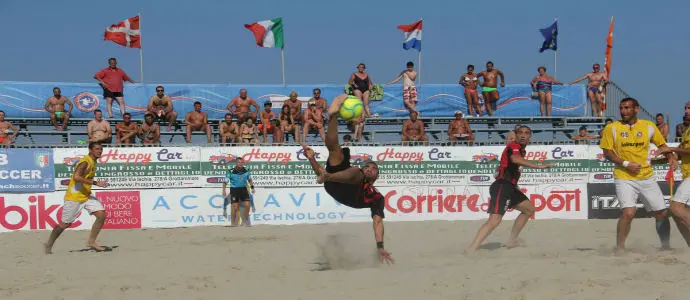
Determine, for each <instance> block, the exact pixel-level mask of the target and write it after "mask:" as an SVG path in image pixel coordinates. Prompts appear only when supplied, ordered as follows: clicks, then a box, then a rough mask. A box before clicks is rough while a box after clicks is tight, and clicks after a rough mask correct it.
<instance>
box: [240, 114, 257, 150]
mask: <svg viewBox="0 0 690 300" xmlns="http://www.w3.org/2000/svg"><path fill="white" fill-rule="evenodd" d="M258 136H259V128H258V127H257V126H256V125H255V124H254V119H252V117H248V118H247V120H246V121H244V124H242V127H240V139H241V141H242V143H243V144H256V143H257V141H258V140H259V139H258Z"/></svg>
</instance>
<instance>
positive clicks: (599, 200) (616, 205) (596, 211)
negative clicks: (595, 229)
mask: <svg viewBox="0 0 690 300" xmlns="http://www.w3.org/2000/svg"><path fill="white" fill-rule="evenodd" d="M659 187H660V188H661V192H662V193H663V194H664V199H665V200H666V205H667V206H668V204H669V201H670V198H671V195H670V193H669V185H668V184H667V183H665V182H664V183H659ZM587 191H588V199H589V202H590V206H589V213H588V218H589V219H617V218H619V217H620V214H621V207H620V201H619V199H618V196H617V195H616V185H615V184H614V183H591V184H588V185H587ZM635 206H636V208H637V211H636V213H635V217H636V218H647V217H652V214H651V213H649V212H647V211H646V209H645V208H644V204H643V203H642V200H641V199H640V198H639V197H638V200H637V203H636V204H635Z"/></svg>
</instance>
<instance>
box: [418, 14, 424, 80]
mask: <svg viewBox="0 0 690 300" xmlns="http://www.w3.org/2000/svg"><path fill="white" fill-rule="evenodd" d="M420 21H422V23H423V22H424V18H421V19H420ZM417 64H418V65H419V71H418V72H417V80H418V81H419V88H420V89H421V88H422V49H419V53H417Z"/></svg>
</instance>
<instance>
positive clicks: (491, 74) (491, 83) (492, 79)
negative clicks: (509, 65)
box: [477, 62, 506, 116]
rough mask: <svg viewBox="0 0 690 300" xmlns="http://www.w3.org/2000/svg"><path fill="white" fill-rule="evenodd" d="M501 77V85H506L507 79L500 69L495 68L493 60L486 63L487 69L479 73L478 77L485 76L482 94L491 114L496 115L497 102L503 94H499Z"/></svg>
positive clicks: (487, 110)
mask: <svg viewBox="0 0 690 300" xmlns="http://www.w3.org/2000/svg"><path fill="white" fill-rule="evenodd" d="M499 76H500V77H501V87H505V86H506V79H505V76H504V75H503V72H501V71H500V70H499V69H494V63H493V62H487V63H486V70H484V71H482V72H481V73H479V74H477V79H478V78H479V77H484V83H482V85H481V86H482V95H483V96H484V106H485V107H486V112H487V113H488V114H489V116H493V115H494V111H495V110H496V103H498V99H500V98H501V96H500V95H499V94H498V88H497V85H496V84H497V83H498V77H499Z"/></svg>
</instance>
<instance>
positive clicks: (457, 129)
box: [448, 110, 474, 145]
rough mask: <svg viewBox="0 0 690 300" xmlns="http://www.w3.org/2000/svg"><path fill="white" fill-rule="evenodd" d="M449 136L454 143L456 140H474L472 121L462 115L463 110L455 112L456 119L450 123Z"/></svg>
mask: <svg viewBox="0 0 690 300" xmlns="http://www.w3.org/2000/svg"><path fill="white" fill-rule="evenodd" d="M448 138H449V139H450V142H451V144H453V145H455V142H456V141H470V142H472V141H474V134H472V129H471V128H470V123H469V122H467V120H466V119H464V118H463V117H462V112H461V111H459V110H458V111H456V112H455V120H451V121H450V123H448Z"/></svg>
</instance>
